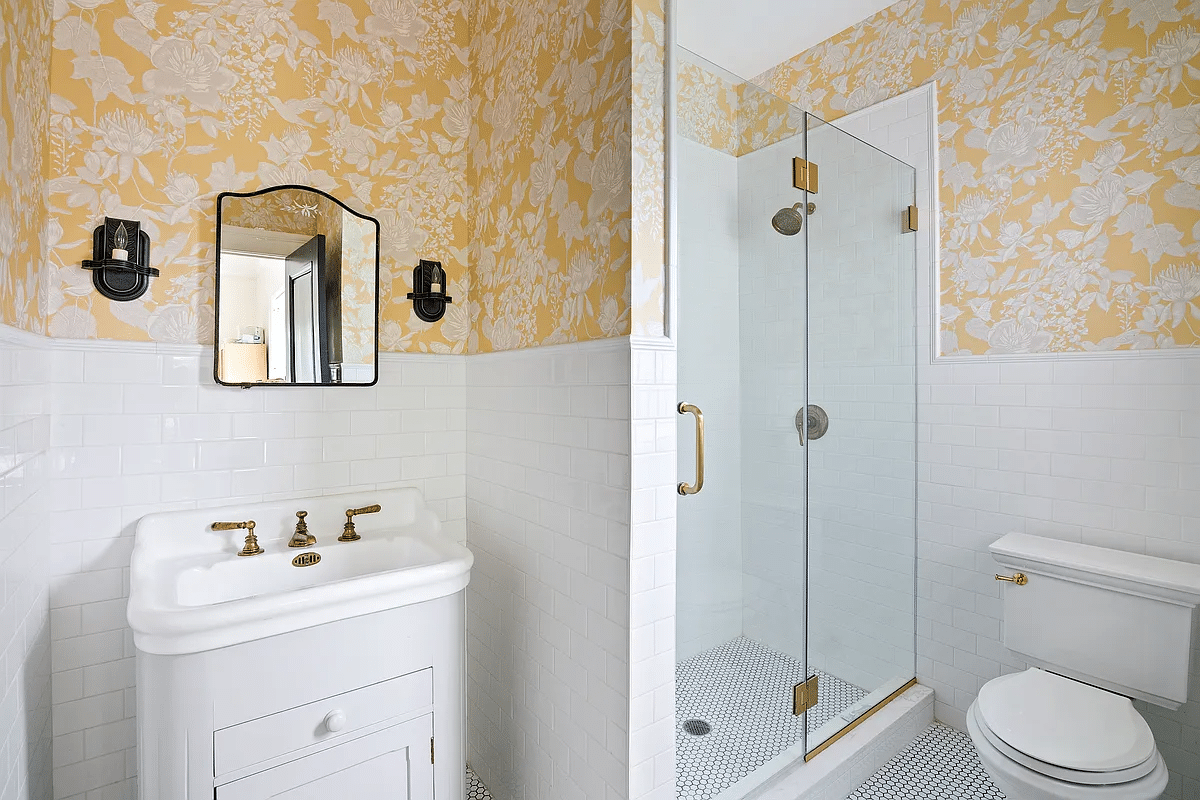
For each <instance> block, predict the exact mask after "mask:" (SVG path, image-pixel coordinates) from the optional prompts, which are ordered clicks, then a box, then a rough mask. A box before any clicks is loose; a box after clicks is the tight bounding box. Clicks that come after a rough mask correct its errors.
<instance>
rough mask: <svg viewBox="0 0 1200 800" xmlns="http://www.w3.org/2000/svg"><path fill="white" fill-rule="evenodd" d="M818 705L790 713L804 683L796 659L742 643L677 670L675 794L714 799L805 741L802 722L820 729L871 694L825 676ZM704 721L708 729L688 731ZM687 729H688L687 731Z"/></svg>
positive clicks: (742, 639)
mask: <svg viewBox="0 0 1200 800" xmlns="http://www.w3.org/2000/svg"><path fill="white" fill-rule="evenodd" d="M812 672H815V673H816V674H818V675H820V681H819V683H820V702H819V703H818V704H817V706H816V707H815V708H811V709H809V711H808V713H807V714H806V715H804V716H800V717H797V716H794V715H793V714H792V687H793V686H795V685H796V684H797V683H799V682H800V681H802V680H804V678H805V675H804V667H803V664H801V663H800V661H798V660H797V659H794V658H792V657H791V656H786V655H784V654H783V653H778V652H776V651H774V650H772V649H770V648H769V647H766V646H764V645H762V644H759V643H758V642H756V641H754V640H752V639H747V638H745V637H738V638H737V639H733V640H732V641H729V642H726V643H725V644H723V645H720V646H719V647H715V648H713V649H712V650H707V651H705V652H703V653H700V654H699V655H696V656H693V657H692V658H689V659H687V660H686V661H683V662H681V663H680V664H678V665H677V666H676V667H675V681H676V689H675V691H676V695H675V752H676V767H675V769H676V795H677V796H678V797H679V798H680V799H681V800H709V798H712V797H715V796H716V795H717V794H718V793H719V792H720V791H721V790H722V789H725V788H727V787H729V786H732V785H733V784H734V783H736V782H737V781H738V780H740V779H741V778H744V777H745V776H746V775H749V774H750V773H751V772H753V771H754V770H755V769H757V768H758V767H760V766H762V765H763V764H765V763H767V762H768V761H770V760H771V759H772V758H774V757H775V756H777V755H779V754H780V753H782V752H783V751H784V750H786V749H787V748H788V747H791V746H792V745H793V744H795V743H796V742H797V741H799V740H800V733H801V730H802V728H801V726H802V725H804V717H805V716H806V717H808V725H809V730H810V731H811V730H816V729H817V728H819V727H821V725H823V724H825V723H826V722H827V721H829V720H830V719H831V718H833V716H834V715H835V714H838V713H840V712H841V711H843V710H845V709H846V708H848V707H850V706H851V705H853V704H854V703H855V702H857V701H858V700H860V699H861V698H863V697H865V696H866V694H867V693H866V692H865V691H863V690H862V689H860V688H859V687H857V686H854V685H853V684H850V683H847V682H846V681H843V680H840V679H838V678H835V677H833V676H832V675H829V674H827V673H824V672H820V671H818V670H812ZM694 720H700V721H703V722H705V723H707V724H708V726H709V727H710V731H709V733H707V734H704V735H699V736H698V735H694V734H691V733H688V730H687V727H692V728H693V729H694V728H695V726H694V725H693V726H686V723H688V722H690V721H694ZM685 726H686V727H685Z"/></svg>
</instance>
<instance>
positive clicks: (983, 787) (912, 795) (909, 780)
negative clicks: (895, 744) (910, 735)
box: [847, 723, 1004, 800]
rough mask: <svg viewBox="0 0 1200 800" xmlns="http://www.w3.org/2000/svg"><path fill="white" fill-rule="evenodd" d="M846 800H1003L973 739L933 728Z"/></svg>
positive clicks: (943, 727) (937, 725)
mask: <svg viewBox="0 0 1200 800" xmlns="http://www.w3.org/2000/svg"><path fill="white" fill-rule="evenodd" d="M847 800H1004V793H1003V792H1001V791H1000V790H999V789H998V788H996V785H995V784H994V783H992V781H991V779H990V778H988V775H987V773H986V772H984V771H983V765H982V764H980V763H979V756H978V755H977V754H976V753H975V746H974V745H973V744H971V737H970V736H967V734H965V733H962V732H961V731H956V730H954V729H953V728H947V727H946V726H945V725H939V724H937V723H934V724H933V725H931V726H929V727H928V728H926V729H925V732H924V733H922V734H921V735H920V736H918V737H917V738H916V739H914V740H913V742H912V744H910V745H909V746H908V747H906V748H904V749H903V750H901V751H900V752H899V753H898V754H897V755H896V757H895V758H893V759H892V760H891V761H889V762H888V763H886V764H884V765H883V767H882V768H881V769H880V770H879V771H878V772H876V773H875V774H874V775H872V776H871V777H870V778H869V779H868V780H867V782H866V783H864V784H863V785H862V786H860V787H858V789H857V790H855V791H854V793H852V794H851V795H850V796H849V797H848V798H847Z"/></svg>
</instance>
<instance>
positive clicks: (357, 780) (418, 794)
mask: <svg viewBox="0 0 1200 800" xmlns="http://www.w3.org/2000/svg"><path fill="white" fill-rule="evenodd" d="M432 737H433V715H432V714H426V715H425V716H423V717H418V718H417V719H414V720H410V721H409V722H404V723H401V724H399V725H394V726H392V727H390V728H385V729H383V730H381V731H377V732H376V733H372V734H368V735H366V736H363V737H361V738H358V739H353V740H351V741H348V742H344V743H342V744H339V745H336V746H334V747H330V748H329V749H327V750H322V751H321V752H319V753H313V754H312V755H310V756H305V757H304V758H300V759H297V760H295V761H291V762H288V763H287V764H282V765H280V766H278V767H274V768H273V769H269V770H266V771H264V772H259V773H257V774H255V775H251V776H249V777H247V778H242V779H241V780H238V781H233V782H232V783H227V784H225V785H224V786H218V787H217V793H216V800H268V799H272V800H273V799H274V798H278V800H331V798H356V799H357V798H362V800H431V798H432V797H433V763H432V758H431V752H430V742H431V740H432Z"/></svg>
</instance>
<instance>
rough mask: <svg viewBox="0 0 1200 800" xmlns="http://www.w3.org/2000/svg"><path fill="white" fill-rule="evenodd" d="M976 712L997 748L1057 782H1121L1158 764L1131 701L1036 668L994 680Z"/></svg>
mask: <svg viewBox="0 0 1200 800" xmlns="http://www.w3.org/2000/svg"><path fill="white" fill-rule="evenodd" d="M973 716H974V718H975V722H976V724H977V725H978V727H979V729H980V732H981V733H982V734H983V735H984V737H985V738H986V739H987V741H988V742H989V743H990V744H991V745H992V746H993V747H995V748H996V749H997V750H998V751H1000V752H1001V753H1003V754H1004V755H1005V756H1006V757H1008V758H1010V759H1011V760H1012V761H1015V762H1016V763H1018V764H1021V765H1022V766H1024V767H1026V768H1028V769H1031V770H1033V771H1035V772H1038V773H1040V774H1042V775H1045V776H1047V777H1050V778H1053V779H1055V780H1061V781H1066V782H1070V783H1075V784H1084V785H1113V784H1121V783H1127V782H1129V781H1134V780H1137V779H1139V778H1142V777H1145V776H1146V775H1148V774H1150V773H1151V772H1152V771H1153V770H1154V769H1155V767H1156V766H1157V762H1158V758H1156V756H1157V751H1156V750H1155V747H1154V736H1153V734H1152V733H1151V732H1150V727H1149V725H1147V724H1146V721H1145V720H1144V719H1142V717H1141V715H1140V714H1138V713H1137V711H1136V710H1135V709H1134V708H1133V704H1132V703H1131V702H1130V701H1129V700H1128V698H1125V697H1122V696H1121V695H1117V694H1113V693H1112V692H1108V691H1105V690H1103V689H1097V688H1096V687H1094V686H1089V685H1087V684H1084V683H1080V682H1079V681H1074V680H1071V679H1070V678H1064V677H1061V676H1059V675H1055V674H1054V673H1051V672H1046V671H1044V670H1041V669H1038V668H1036V667H1033V668H1030V669H1028V670H1025V671H1024V672H1019V673H1015V674H1013V675H1005V676H1002V677H1000V678H996V679H994V680H991V681H988V683H987V684H985V685H984V686H983V688H982V689H981V690H980V692H979V698H978V701H977V702H976V703H975V704H974V706H973Z"/></svg>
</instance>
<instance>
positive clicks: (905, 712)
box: [721, 684, 933, 800]
mask: <svg viewBox="0 0 1200 800" xmlns="http://www.w3.org/2000/svg"><path fill="white" fill-rule="evenodd" d="M931 724H933V690H932V689H930V688H929V687H927V686H921V685H919V684H918V685H917V686H914V687H912V688H911V689H909V690H908V691H906V692H905V693H904V694H902V695H900V696H899V697H897V698H896V699H895V700H893V701H892V702H891V703H888V705H887V706H885V707H884V708H882V709H880V710H879V711H878V712H877V713H876V714H874V715H873V716H872V717H871V718H870V719H867V720H865V721H864V722H863V723H862V724H861V725H859V726H858V727H857V728H855V729H854V730H853V731H851V732H850V733H848V734H846V735H845V736H843V737H842V738H841V739H839V740H838V741H836V742H834V743H833V745H831V746H830V747H829V749H827V750H826V751H825V752H823V753H821V754H820V755H818V756H817V757H816V758H814V759H813V760H812V761H809V762H807V763H805V762H803V761H799V760H797V761H796V762H795V763H792V764H790V765H788V766H786V767H784V768H783V769H782V770H781V771H780V772H779V773H777V774H775V775H774V776H772V777H771V778H769V779H768V780H767V781H766V782H765V783H764V784H762V785H761V786H758V787H742V792H741V793H740V796H742V797H745V798H746V800H844V798H845V797H846V796H847V795H849V794H850V793H851V792H853V791H854V790H855V789H857V788H858V787H859V786H861V785H862V784H863V783H865V782H866V781H867V779H868V778H870V777H871V776H872V775H874V774H875V773H876V772H877V771H878V770H879V769H880V768H881V767H882V766H883V765H884V764H886V763H887V762H888V761H890V760H891V759H892V758H893V757H895V756H896V754H898V753H899V752H900V751H901V750H903V749H904V748H905V747H907V746H908V745H909V744H910V743H911V742H912V741H913V740H914V739H916V738H917V736H918V735H919V734H920V733H921V731H923V730H925V729H926V728H928V727H929V726H930V725H931ZM783 755H785V756H786V755H787V753H784V754H783ZM793 758H794V757H793ZM738 789H739V787H738V785H737V784H734V785H733V786H731V787H730V789H729V790H726V791H730V790H733V791H737V790H738ZM721 794H722V796H723V795H724V794H725V792H722V793H721Z"/></svg>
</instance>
